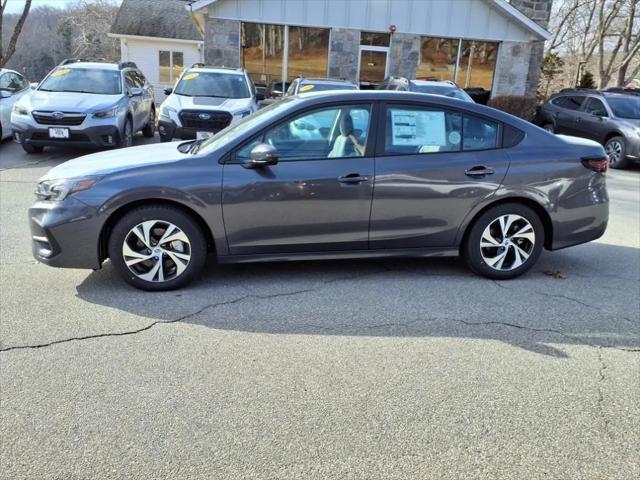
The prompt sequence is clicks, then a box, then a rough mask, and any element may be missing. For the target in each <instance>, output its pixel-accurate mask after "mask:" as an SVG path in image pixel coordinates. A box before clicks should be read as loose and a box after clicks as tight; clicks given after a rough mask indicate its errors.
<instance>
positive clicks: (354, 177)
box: [338, 173, 369, 183]
mask: <svg viewBox="0 0 640 480" xmlns="http://www.w3.org/2000/svg"><path fill="white" fill-rule="evenodd" d="M368 180H369V179H368V178H367V177H363V176H361V175H360V174H359V173H350V174H348V175H343V176H342V177H338V181H339V182H340V183H361V182H366V181H368Z"/></svg>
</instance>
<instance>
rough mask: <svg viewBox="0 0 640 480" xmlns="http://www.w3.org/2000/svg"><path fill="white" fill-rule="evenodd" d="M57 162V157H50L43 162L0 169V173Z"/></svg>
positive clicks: (38, 161)
mask: <svg viewBox="0 0 640 480" xmlns="http://www.w3.org/2000/svg"><path fill="white" fill-rule="evenodd" d="M57 160H58V159H57V158H56V156H55V155H49V156H48V157H47V158H44V159H42V160H36V161H34V162H27V163H21V164H20V165H14V166H12V167H7V168H0V172H7V171H9V170H20V169H21V168H25V167H31V166H33V165H40V164H41V163H46V162H53V161H57Z"/></svg>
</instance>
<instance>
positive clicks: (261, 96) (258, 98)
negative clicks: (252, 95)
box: [256, 93, 264, 102]
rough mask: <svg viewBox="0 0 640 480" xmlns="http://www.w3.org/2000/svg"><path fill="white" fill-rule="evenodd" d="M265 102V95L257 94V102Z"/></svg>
mask: <svg viewBox="0 0 640 480" xmlns="http://www.w3.org/2000/svg"><path fill="white" fill-rule="evenodd" d="M262 100H264V93H256V102H261V101H262Z"/></svg>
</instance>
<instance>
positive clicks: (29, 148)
mask: <svg viewBox="0 0 640 480" xmlns="http://www.w3.org/2000/svg"><path fill="white" fill-rule="evenodd" d="M21 145H22V149H23V150H24V151H25V152H27V153H42V151H43V150H44V147H41V146H38V145H31V144H29V143H22V144H21Z"/></svg>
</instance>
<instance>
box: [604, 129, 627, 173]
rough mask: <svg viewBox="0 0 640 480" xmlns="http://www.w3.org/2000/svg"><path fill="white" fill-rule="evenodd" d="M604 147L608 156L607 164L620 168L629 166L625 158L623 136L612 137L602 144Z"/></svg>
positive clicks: (625, 151)
mask: <svg viewBox="0 0 640 480" xmlns="http://www.w3.org/2000/svg"><path fill="white" fill-rule="evenodd" d="M604 149H605V151H606V152H607V155H608V156H609V166H610V167H611V168H616V169H622V168H627V167H628V166H629V159H628V158H627V147H626V145H625V140H624V137H620V136H617V137H612V138H610V139H609V140H607V143H605V144H604Z"/></svg>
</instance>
